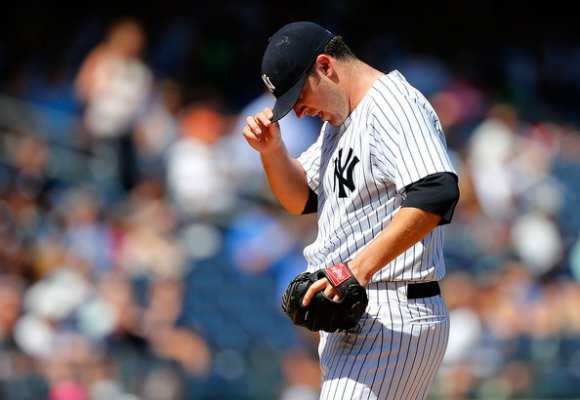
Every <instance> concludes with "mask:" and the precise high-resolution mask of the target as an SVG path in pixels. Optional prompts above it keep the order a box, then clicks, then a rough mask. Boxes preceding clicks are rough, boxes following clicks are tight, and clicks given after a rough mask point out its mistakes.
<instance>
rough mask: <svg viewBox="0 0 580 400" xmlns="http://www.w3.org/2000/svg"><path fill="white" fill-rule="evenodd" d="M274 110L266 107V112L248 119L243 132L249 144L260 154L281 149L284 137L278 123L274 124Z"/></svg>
mask: <svg viewBox="0 0 580 400" xmlns="http://www.w3.org/2000/svg"><path fill="white" fill-rule="evenodd" d="M272 117H273V113H272V109H271V108H269V107H266V108H265V109H264V111H261V112H259V113H257V114H256V115H254V116H249V117H247V118H246V126H245V127H244V129H243V130H242V133H243V134H244V137H245V138H246V140H247V141H248V144H249V145H250V146H252V147H253V148H254V149H255V150H257V151H258V152H260V154H264V155H265V154H267V153H268V152H270V151H272V150H275V149H277V148H279V147H280V146H281V145H282V137H281V134H280V127H279V125H278V123H275V122H272Z"/></svg>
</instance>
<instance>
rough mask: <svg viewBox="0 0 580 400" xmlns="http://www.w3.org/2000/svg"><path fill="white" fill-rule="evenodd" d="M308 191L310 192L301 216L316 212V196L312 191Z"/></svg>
mask: <svg viewBox="0 0 580 400" xmlns="http://www.w3.org/2000/svg"><path fill="white" fill-rule="evenodd" d="M308 189H309V190H310V192H309V193H308V200H307V201H306V205H305V206H304V210H303V211H302V215H305V214H312V213H315V212H316V211H318V195H317V194H316V192H315V191H314V190H312V189H310V188H308Z"/></svg>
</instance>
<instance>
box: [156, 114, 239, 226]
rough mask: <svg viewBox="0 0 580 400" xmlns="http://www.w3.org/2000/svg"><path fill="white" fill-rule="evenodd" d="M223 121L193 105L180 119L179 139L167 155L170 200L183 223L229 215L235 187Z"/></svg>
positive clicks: (219, 116)
mask: <svg viewBox="0 0 580 400" xmlns="http://www.w3.org/2000/svg"><path fill="white" fill-rule="evenodd" d="M226 133H227V132H226V121H225V117H224V116H223V115H222V114H221V113H220V112H219V111H217V110H214V109H213V108H212V107H211V106H206V105H204V104H193V105H190V106H188V107H186V108H185V109H184V110H183V111H182V112H181V113H180V116H179V139H178V140H177V141H176V142H175V143H174V144H173V145H172V146H171V147H170V149H169V152H168V155H167V176H166V179H167V186H168V191H169V198H170V199H171V201H172V204H173V205H174V206H175V208H176V211H177V213H178V216H179V217H180V218H184V219H186V220H187V219H193V220H195V219H204V218H212V217H213V216H216V215H220V214H222V213H223V214H227V213H228V212H229V211H231V208H232V207H233V206H234V204H235V201H236V190H235V189H236V186H235V181H234V176H233V171H232V168H234V167H235V164H233V163H232V162H231V160H232V155H231V154H230V153H228V151H227V148H226V147H225V141H224V137H225V135H226Z"/></svg>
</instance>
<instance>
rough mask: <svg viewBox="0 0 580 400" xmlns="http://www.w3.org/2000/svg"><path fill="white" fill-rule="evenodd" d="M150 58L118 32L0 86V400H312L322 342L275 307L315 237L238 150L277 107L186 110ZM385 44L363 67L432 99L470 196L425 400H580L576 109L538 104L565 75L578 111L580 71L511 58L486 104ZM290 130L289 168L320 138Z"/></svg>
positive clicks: (449, 237)
mask: <svg viewBox="0 0 580 400" xmlns="http://www.w3.org/2000/svg"><path fill="white" fill-rule="evenodd" d="M174 28H175V29H174V30H173V31H172V32H174V34H175V35H176V37H177V40H181V39H183V38H184V36H183V35H185V36H187V35H188V34H189V33H190V32H191V31H190V30H188V29H187V27H186V26H184V25H183V24H182V21H176V23H175V25H174ZM149 37H150V36H148V35H147V32H146V29H145V28H144V26H143V25H142V24H141V23H140V21H139V20H138V19H135V18H131V17H127V18H120V19H117V20H115V21H113V22H112V23H111V25H110V26H109V27H108V28H107V29H106V30H103V32H102V38H100V39H99V41H98V42H97V43H95V45H94V46H92V47H91V48H90V49H89V50H87V51H86V52H85V53H84V54H83V59H82V63H80V65H79V66H78V68H77V69H75V70H74V71H69V72H70V73H66V72H67V71H60V70H56V71H53V70H42V69H41V70H38V68H30V69H23V70H22V71H20V72H19V73H18V74H12V75H11V76H10V78H9V79H4V80H3V87H2V88H1V91H0V243H1V245H0V399H10V400H12V399H14V400H20V399H22V400H38V399H50V400H89V399H90V400H105V399H106V400H146V399H147V400H149V399H150V400H177V399H184V400H186V399H224V400H225V399H230V400H235V399H240V400H241V399H244V400H246V399H247V400H250V399H252V400H254V399H256V400H260V399H277V400H311V399H312V400H313V399H316V398H317V396H318V389H319V384H320V382H319V372H318V362H317V353H316V346H317V335H313V334H310V333H309V332H306V331H304V330H303V329H297V328H296V327H294V326H292V325H291V324H290V323H289V321H287V319H286V318H285V316H284V315H283V313H282V311H281V308H280V305H279V299H280V295H281V293H282V290H283V288H284V287H285V285H286V283H287V282H288V281H289V279H291V277H293V276H294V275H295V274H297V273H298V272H301V271H302V270H303V268H304V267H305V265H304V260H303V258H302V249H303V247H304V246H305V245H307V244H309V243H310V242H311V241H312V240H313V239H314V236H315V234H316V231H315V225H314V222H315V220H314V219H313V217H311V216H305V217H301V218H296V217H292V216H289V215H287V214H285V213H284V212H282V210H281V209H280V208H279V206H278V205H277V203H276V202H275V201H274V200H273V198H272V196H271V194H270V192H269V189H268V187H267V185H266V183H265V179H264V176H263V173H262V170H261V164H260V159H259V156H258V155H257V154H256V153H255V152H254V151H253V150H252V149H250V148H249V146H247V144H246V143H245V140H244V139H243V137H242V134H241V129H242V128H241V127H242V126H243V125H244V124H245V117H246V116H247V115H250V114H253V113H254V110H257V109H262V108H263V107H264V106H266V105H271V104H273V98H272V96H271V95H270V94H269V93H268V92H266V91H262V88H261V83H260V81H259V79H258V78H256V79H254V80H253V81H252V80H251V79H250V78H251V77H248V80H249V81H251V82H254V83H255V86H256V87H255V89H254V92H255V93H256V96H255V98H253V99H251V100H250V101H247V102H245V104H243V105H241V106H239V107H237V108H236V107H235V106H232V105H231V104H227V101H226V100H225V99H224V95H223V93H220V92H219V91H218V90H215V88H214V89H213V90H212V89H208V88H204V87H202V86H199V85H198V86H196V90H198V92H195V93H190V92H188V91H189V90H191V88H190V87H189V86H186V85H184V84H183V82H181V81H180V80H179V79H176V78H174V77H172V76H171V74H166V73H165V74H164V73H161V72H160V70H159V66H160V65H165V64H160V63H157V64H155V65H156V66H157V67H155V66H154V65H153V63H152V62H150V59H149V58H147V57H145V56H144V54H145V52H144V50H145V49H146V48H147V45H148V38H149ZM381 39H384V38H383V37H381V36H377V37H375V38H374V40H369V45H368V47H367V48H366V49H365V55H367V56H369V55H371V54H372V55H373V57H374V58H375V59H376V60H377V63H378V65H377V66H378V67H379V68H383V69H384V70H385V71H388V70H391V69H395V68H397V69H399V70H400V71H401V72H402V73H403V74H404V75H405V76H407V78H408V80H409V81H410V82H411V83H413V84H415V85H416V86H417V87H418V88H419V89H420V90H422V91H423V92H424V93H425V94H426V95H427V96H428V97H429V99H430V101H431V102H432V103H433V105H434V107H435V108H436V110H437V111H438V113H439V115H440V117H441V120H442V124H443V126H444V130H445V133H446V135H447V142H448V146H449V150H450V154H451V156H452V158H453V161H454V163H455V166H456V169H457V171H458V173H459V176H460V189H461V201H460V203H459V205H458V207H457V210H456V212H455V217H454V221H453V223H452V224H451V225H449V226H448V227H447V228H446V229H447V230H446V232H447V233H446V244H445V251H446V262H447V270H448V274H447V276H446V278H445V279H444V280H443V281H442V286H443V293H444V296H445V298H446V300H447V302H448V305H449V308H450V313H451V321H452V324H451V336H450V340H449V346H448V349H447V353H446V356H445V359H444V363H443V366H442V368H441V371H440V373H439V375H438V377H437V381H436V384H435V387H434V392H433V394H432V398H433V399H446V400H447V399H449V400H454V399H457V400H459V399H512V398H521V399H534V398H538V399H544V398H579V397H580V313H578V312H577V310H576V307H577V306H578V305H579V304H580V235H579V233H580V184H579V182H580V128H579V124H578V120H574V119H573V118H566V117H567V116H573V115H574V114H573V113H570V110H571V109H574V110H575V111H576V112H577V108H578V104H575V105H571V104H567V105H566V104H565V105H564V106H563V107H562V108H557V107H554V105H553V104H551V103H549V102H547V101H546V100H545V99H544V98H542V97H540V94H541V93H540V91H539V90H538V88H539V87H540V83H541V82H542V79H545V76H547V75H549V74H550V72H551V71H552V70H551V68H554V66H555V65H557V64H558V60H559V57H562V55H563V54H564V55H565V56H566V57H567V56H568V55H569V56H570V57H569V58H568V57H567V58H566V60H567V61H568V62H569V63H571V65H568V66H567V68H566V71H568V72H569V74H568V75H566V76H557V77H555V78H554V79H556V81H557V82H556V83H555V84H554V85H555V87H559V85H561V84H563V83H562V82H564V83H566V82H575V86H572V85H570V86H569V90H570V91H571V92H572V94H570V95H569V98H571V99H574V98H579V97H580V72H579V71H580V51H579V50H578V49H576V50H575V53H574V52H571V53H569V54H568V53H566V52H565V51H564V50H563V49H562V48H557V49H555V50H554V53H548V54H546V58H545V60H544V62H543V63H538V62H534V60H533V59H532V58H529V57H526V55H525V54H523V53H522V52H517V51H515V52H512V53H510V54H511V57H510V58H507V59H505V60H504V63H505V64H504V65H503V67H504V68H505V70H506V71H507V72H506V73H507V74H508V75H509V74H510V73H511V75H510V76H511V77H513V79H511V80H509V82H510V83H511V85H512V86H510V87H509V88H506V87H501V88H495V89H497V90H493V89H494V88H493V87H490V86H489V85H478V84H477V82H474V81H472V80H470V79H467V78H468V76H467V74H465V73H461V72H458V71H454V70H453V69H452V68H450V66H449V65H448V64H446V62H445V60H444V59H441V58H439V57H437V55H436V54H432V55H429V56H426V55H419V54H408V53H406V52H403V51H399V50H398V49H397V47H396V46H393V43H392V42H391V41H389V40H384V41H383V40H381ZM71 40H73V39H71ZM166 44H167V46H166V47H162V48H163V49H164V51H166V53H164V54H165V55H166V56H167V57H168V58H169V59H171V60H175V57H176V56H175V53H179V46H177V45H176V44H175V42H172V41H170V40H169V39H168V41H167V43H166ZM171 44H173V47H171V46H170V45H171ZM167 47H169V48H167ZM170 50H173V51H174V53H173V56H174V57H173V58H172V57H170V54H169V52H170ZM213 50H214V53H213V55H214V56H215V57H217V59H219V60H222V61H223V60H224V58H223V57H222V58H220V57H219V56H218V55H216V54H219V52H220V45H219V43H218V44H215V47H214V48H213ZM158 56H159V57H158V60H159V59H162V57H161V55H160V54H158ZM209 56H211V54H210V55H208V57H209ZM258 61H259V60H256V63H258ZM224 62H227V57H226V61H224ZM219 65H221V64H219V63H218V64H217V67H219ZM558 65H559V64H558ZM570 74H572V75H570ZM574 74H575V75H574ZM543 77H544V78H543ZM249 85H250V86H251V84H249ZM501 90H508V91H509V94H508V95H506V96H502V93H500V91H501ZM559 111H561V112H559ZM576 118H577V115H576ZM281 126H282V131H283V136H284V138H285V140H286V143H287V147H288V149H289V151H290V152H291V153H292V154H293V155H296V156H297V155H299V154H300V153H301V152H302V151H303V150H305V149H306V148H307V146H308V145H309V144H310V143H311V142H312V141H313V140H314V138H315V137H316V135H317V133H318V129H319V128H320V122H318V121H317V120H315V119H310V118H306V119H301V120H298V119H297V118H295V117H294V116H293V115H289V116H287V117H285V118H284V119H283V120H282V121H281Z"/></svg>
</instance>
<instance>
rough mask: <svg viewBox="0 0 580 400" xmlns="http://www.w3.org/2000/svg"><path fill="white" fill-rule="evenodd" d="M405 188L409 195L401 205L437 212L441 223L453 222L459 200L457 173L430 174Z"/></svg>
mask: <svg viewBox="0 0 580 400" xmlns="http://www.w3.org/2000/svg"><path fill="white" fill-rule="evenodd" d="M405 189H406V192H407V197H406V198H405V200H404V201H403V204H402V205H401V207H414V208H418V209H420V210H423V211H427V212H430V213H433V214H437V215H439V216H440V217H441V221H440V222H439V225H445V224H448V223H450V222H451V219H452V218H453V212H454V211H455V206H456V205H457V202H458V201H459V186H458V181H457V175H455V174H453V173H450V172H440V173H436V174H432V175H428V176H426V177H425V178H423V179H420V180H418V181H416V182H413V183H412V184H410V185H408V186H407V187H406V188H405Z"/></svg>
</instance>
